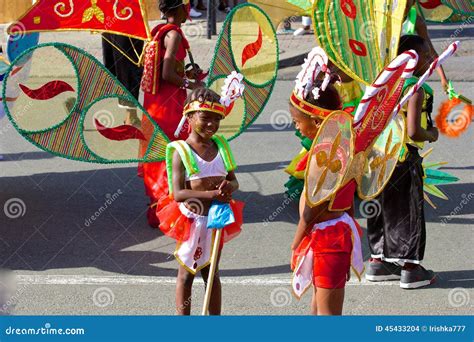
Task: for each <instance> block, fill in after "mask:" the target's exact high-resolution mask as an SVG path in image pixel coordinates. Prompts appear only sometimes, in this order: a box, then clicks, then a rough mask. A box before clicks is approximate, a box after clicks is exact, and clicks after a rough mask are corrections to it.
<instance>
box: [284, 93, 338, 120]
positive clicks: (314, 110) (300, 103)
mask: <svg viewBox="0 0 474 342" xmlns="http://www.w3.org/2000/svg"><path fill="white" fill-rule="evenodd" d="M290 102H291V104H292V105H293V106H295V107H296V108H298V110H299V111H301V112H303V113H305V114H307V115H310V116H316V117H318V118H320V119H323V120H324V119H325V118H326V117H327V116H328V115H329V114H331V113H332V112H334V110H332V109H325V108H322V107H318V106H315V105H313V104H311V103H309V102H307V101H305V100H303V99H301V98H299V97H298V95H296V91H293V93H291V96H290Z"/></svg>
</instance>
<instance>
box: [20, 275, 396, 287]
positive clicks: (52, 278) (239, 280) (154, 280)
mask: <svg viewBox="0 0 474 342" xmlns="http://www.w3.org/2000/svg"><path fill="white" fill-rule="evenodd" d="M16 279H17V282H18V284H21V285H175V284H176V278H173V277H148V276H95V275H25V274H17V275H16ZM196 281H197V282H200V283H202V279H201V278H200V277H197V279H196ZM221 283H222V284H226V285H240V286H290V284H291V278H290V277H222V278H221ZM347 285H348V286H361V285H364V286H370V285H373V286H375V285H377V286H380V285H383V286H393V285H396V286H399V282H398V281H383V282H375V283H373V282H368V281H366V280H365V279H362V281H361V282H359V281H357V280H356V279H351V280H350V281H349V282H348V283H347Z"/></svg>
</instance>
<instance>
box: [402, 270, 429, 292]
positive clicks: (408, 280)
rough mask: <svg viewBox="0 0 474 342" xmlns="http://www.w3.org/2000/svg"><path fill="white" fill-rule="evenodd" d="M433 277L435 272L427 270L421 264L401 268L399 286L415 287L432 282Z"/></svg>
mask: <svg viewBox="0 0 474 342" xmlns="http://www.w3.org/2000/svg"><path fill="white" fill-rule="evenodd" d="M435 278H436V274H435V273H434V272H433V271H431V270H427V269H425V268H423V267H422V266H418V267H415V268H413V269H410V270H402V277H401V279H400V287H401V288H402V289H417V288H419V287H423V286H427V285H430V284H433V283H434V282H435Z"/></svg>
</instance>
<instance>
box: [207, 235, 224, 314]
mask: <svg viewBox="0 0 474 342" xmlns="http://www.w3.org/2000/svg"><path fill="white" fill-rule="evenodd" d="M221 237H222V229H217V230H216V236H215V239H214V245H213V246H212V254H211V265H210V266H211V268H210V270H209V275H208V277H207V287H206V295H205V296H204V305H203V308H202V315H203V316H206V315H208V314H209V303H210V302H211V293H212V286H213V285H214V275H215V273H216V268H217V256H218V255H219V245H220V242H221Z"/></svg>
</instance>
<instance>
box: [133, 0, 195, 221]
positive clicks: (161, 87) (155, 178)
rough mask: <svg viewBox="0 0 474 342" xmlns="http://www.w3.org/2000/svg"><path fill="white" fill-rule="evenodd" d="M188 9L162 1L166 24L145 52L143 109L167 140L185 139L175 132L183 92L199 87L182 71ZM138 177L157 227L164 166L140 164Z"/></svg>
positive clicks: (164, 188) (144, 125) (173, 1)
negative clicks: (141, 177)
mask: <svg viewBox="0 0 474 342" xmlns="http://www.w3.org/2000/svg"><path fill="white" fill-rule="evenodd" d="M188 8H189V6H188V5H187V4H184V3H183V2H182V1H181V0H162V1H161V2H160V11H161V13H163V14H164V15H165V16H166V18H167V22H166V23H165V24H160V25H158V26H156V27H155V28H154V29H153V30H152V32H151V34H152V36H153V41H152V42H151V43H149V44H148V46H147V47H146V50H145V63H144V75H143V79H142V90H143V92H144V100H143V106H144V107H145V109H146V111H147V112H148V113H149V114H150V116H151V117H152V118H153V120H154V121H155V123H157V124H158V125H159V126H160V128H161V129H162V130H163V132H164V133H165V134H166V136H167V137H168V139H170V140H175V139H176V138H179V139H185V138H186V137H187V134H188V132H187V130H182V131H181V133H180V135H179V136H178V137H175V135H174V133H175V131H176V129H177V127H178V125H179V122H180V120H181V118H182V113H183V106H184V102H185V101H186V96H187V94H186V89H193V88H194V87H196V86H198V85H200V84H201V83H200V81H198V82H192V81H190V79H189V78H188V77H187V76H186V73H185V68H184V61H185V58H186V56H187V51H188V50H189V43H188V41H187V40H186V37H185V36H184V33H183V31H182V30H181V25H182V24H183V23H184V22H185V21H186V20H187V18H188ZM195 77H197V75H195ZM149 127H151V126H150V124H149V122H148V121H147V120H146V119H145V120H143V122H142V129H143V130H144V131H147V130H148V129H149ZM141 174H142V175H143V180H144V183H145V191H146V195H147V196H148V197H149V198H150V204H149V210H148V214H147V217H148V223H149V224H150V226H152V227H157V226H158V225H159V222H158V221H157V219H156V215H155V211H156V205H158V202H159V201H160V199H162V198H163V197H166V196H168V187H167V183H166V179H167V178H166V167H165V163H164V162H157V163H148V164H143V165H142V172H141Z"/></svg>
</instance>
